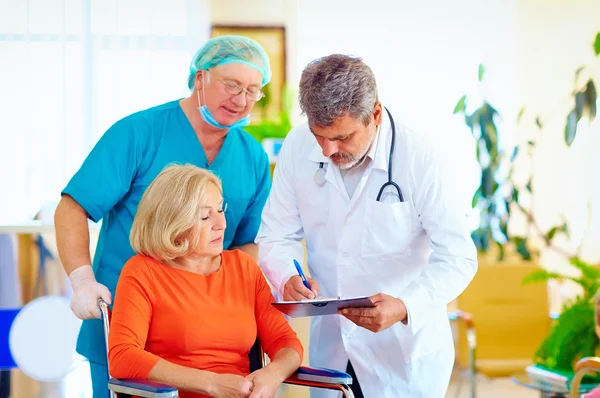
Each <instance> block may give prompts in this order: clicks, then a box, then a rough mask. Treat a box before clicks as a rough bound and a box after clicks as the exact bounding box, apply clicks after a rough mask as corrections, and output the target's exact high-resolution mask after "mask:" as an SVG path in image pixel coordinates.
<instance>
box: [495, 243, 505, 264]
mask: <svg viewBox="0 0 600 398" xmlns="http://www.w3.org/2000/svg"><path fill="white" fill-rule="evenodd" d="M496 246H497V247H498V261H502V260H504V245H503V244H502V243H500V242H496Z"/></svg>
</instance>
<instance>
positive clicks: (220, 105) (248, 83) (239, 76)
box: [196, 63, 262, 126]
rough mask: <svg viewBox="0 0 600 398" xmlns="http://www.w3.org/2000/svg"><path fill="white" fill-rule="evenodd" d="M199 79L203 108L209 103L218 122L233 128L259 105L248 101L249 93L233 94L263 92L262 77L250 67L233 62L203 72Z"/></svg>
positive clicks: (253, 101)
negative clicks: (233, 125)
mask: <svg viewBox="0 0 600 398" xmlns="http://www.w3.org/2000/svg"><path fill="white" fill-rule="evenodd" d="M202 74H204V76H202ZM196 79H199V80H200V81H199V83H200V84H199V85H198V84H197V85H196V87H199V89H200V101H201V102H202V104H201V105H205V104H206V106H207V107H208V110H209V111H210V113H211V114H212V115H213V117H214V118H215V119H216V120H217V122H219V123H220V124H222V125H224V126H230V125H232V124H233V123H235V122H237V121H238V120H240V119H242V118H244V117H246V116H248V114H250V112H251V111H252V108H253V107H254V104H255V103H256V101H255V100H254V99H249V98H248V96H247V92H246V91H242V92H241V93H240V94H238V95H235V94H232V93H231V92H232V91H233V92H235V91H238V90H240V89H245V90H248V91H250V92H254V93H256V92H257V91H259V90H260V89H261V82H262V74H261V73H260V72H259V71H257V70H256V69H254V68H251V67H250V66H248V65H244V64H239V63H230V64H225V65H220V66H217V67H214V68H211V69H209V70H208V71H201V72H199V73H198V74H197V75H196ZM202 84H204V93H203V92H202ZM236 86H237V88H236ZM251 97H252V96H251Z"/></svg>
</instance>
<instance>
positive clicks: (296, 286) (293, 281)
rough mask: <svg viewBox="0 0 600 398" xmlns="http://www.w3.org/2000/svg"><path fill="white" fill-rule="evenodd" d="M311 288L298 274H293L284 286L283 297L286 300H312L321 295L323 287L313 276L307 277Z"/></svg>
mask: <svg viewBox="0 0 600 398" xmlns="http://www.w3.org/2000/svg"><path fill="white" fill-rule="evenodd" d="M306 280H307V282H308V286H310V290H309V289H307V288H306V286H304V283H302V278H300V276H298V275H294V276H292V277H291V278H290V279H289V280H288V281H287V283H286V284H285V285H284V286H283V299H284V300H285V301H300V300H307V299H308V300H312V299H315V298H317V297H318V296H319V291H320V290H321V287H320V286H319V284H318V283H317V281H315V280H314V279H313V278H306Z"/></svg>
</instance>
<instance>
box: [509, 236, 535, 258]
mask: <svg viewBox="0 0 600 398" xmlns="http://www.w3.org/2000/svg"><path fill="white" fill-rule="evenodd" d="M513 242H514V243H515V245H516V246H517V253H519V254H520V255H521V257H523V260H531V252H530V251H529V249H528V248H527V241H526V240H525V238H523V237H520V236H515V237H513Z"/></svg>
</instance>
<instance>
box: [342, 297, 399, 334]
mask: <svg viewBox="0 0 600 398" xmlns="http://www.w3.org/2000/svg"><path fill="white" fill-rule="evenodd" d="M369 298H370V299H371V301H372V302H373V304H375V307H372V308H344V309H342V310H338V314H340V315H343V316H345V317H346V318H348V319H349V320H350V321H352V322H354V323H355V324H357V325H358V326H360V327H363V328H365V329H369V330H370V331H371V332H375V333H377V332H381V331H382V330H385V329H387V328H389V327H390V326H392V325H393V324H395V323H396V322H406V319H407V316H408V314H407V310H406V306H405V305H404V303H403V302H402V300H400V299H398V298H396V297H392V296H388V295H387V294H383V293H378V294H376V295H374V296H371V297H369Z"/></svg>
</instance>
